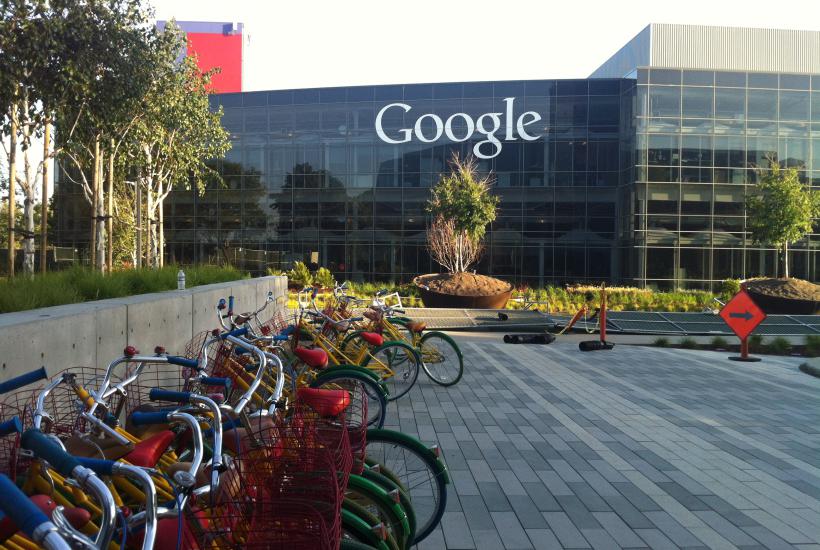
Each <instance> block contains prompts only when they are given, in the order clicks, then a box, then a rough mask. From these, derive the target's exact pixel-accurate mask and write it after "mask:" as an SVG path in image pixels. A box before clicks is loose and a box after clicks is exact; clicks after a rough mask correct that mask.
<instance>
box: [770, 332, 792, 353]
mask: <svg viewBox="0 0 820 550" xmlns="http://www.w3.org/2000/svg"><path fill="white" fill-rule="evenodd" d="M768 348H769V351H770V352H771V353H774V354H775V355H786V354H787V353H789V352H790V351H791V349H792V344H791V342H789V340H788V339H786V338H784V337H782V336H778V337H776V338H773V339H772V341H771V342H769V345H768Z"/></svg>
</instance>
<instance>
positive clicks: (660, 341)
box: [652, 336, 669, 348]
mask: <svg viewBox="0 0 820 550" xmlns="http://www.w3.org/2000/svg"><path fill="white" fill-rule="evenodd" d="M652 345H653V346H655V347H656V348H666V347H669V339H668V338H664V337H663V336H661V337H660V338H655V341H654V342H652Z"/></svg>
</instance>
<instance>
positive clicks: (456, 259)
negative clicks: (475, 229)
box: [427, 216, 484, 273]
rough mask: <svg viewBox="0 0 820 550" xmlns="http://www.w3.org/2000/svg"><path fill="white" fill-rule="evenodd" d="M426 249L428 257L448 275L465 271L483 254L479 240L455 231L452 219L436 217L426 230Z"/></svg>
mask: <svg viewBox="0 0 820 550" xmlns="http://www.w3.org/2000/svg"><path fill="white" fill-rule="evenodd" d="M427 249H428V250H429V251H430V256H432V258H433V260H435V261H436V262H437V263H439V264H441V266H442V267H443V268H444V269H446V270H447V271H448V272H449V273H461V272H464V271H467V269H469V267H470V266H471V265H473V264H474V263H476V262H477V261H478V260H479V259H480V258H481V254H482V252H484V245H482V244H481V240H480V239H475V238H472V237H470V236H469V235H468V234H467V233H466V232H464V231H457V230H456V223H455V221H454V220H453V219H452V218H445V217H443V216H438V217H436V218H435V219H434V220H433V223H432V224H430V228H429V229H428V230H427Z"/></svg>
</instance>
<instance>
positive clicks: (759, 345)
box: [748, 334, 763, 352]
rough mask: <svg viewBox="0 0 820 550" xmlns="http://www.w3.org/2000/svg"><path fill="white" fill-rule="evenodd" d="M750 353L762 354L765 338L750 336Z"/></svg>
mask: <svg viewBox="0 0 820 550" xmlns="http://www.w3.org/2000/svg"><path fill="white" fill-rule="evenodd" d="M748 343H749V351H751V352H761V351H763V336H761V335H760V334H752V335H751V336H749V340H748Z"/></svg>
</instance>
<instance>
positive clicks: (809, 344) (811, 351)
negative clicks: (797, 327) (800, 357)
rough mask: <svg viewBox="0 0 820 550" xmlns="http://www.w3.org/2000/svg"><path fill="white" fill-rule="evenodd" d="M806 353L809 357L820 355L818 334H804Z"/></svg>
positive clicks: (819, 336)
mask: <svg viewBox="0 0 820 550" xmlns="http://www.w3.org/2000/svg"><path fill="white" fill-rule="evenodd" d="M806 355H808V356H809V357H819V356H820V334H808V335H806Z"/></svg>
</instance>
